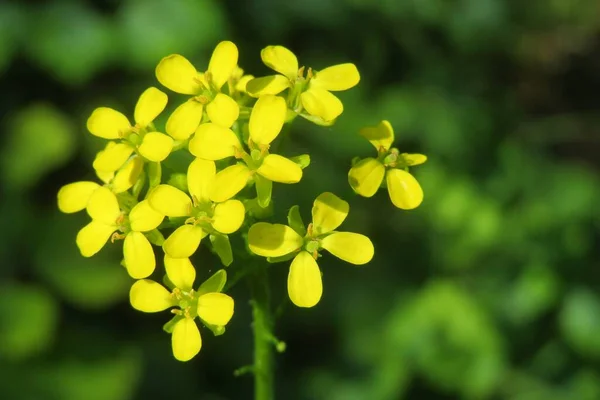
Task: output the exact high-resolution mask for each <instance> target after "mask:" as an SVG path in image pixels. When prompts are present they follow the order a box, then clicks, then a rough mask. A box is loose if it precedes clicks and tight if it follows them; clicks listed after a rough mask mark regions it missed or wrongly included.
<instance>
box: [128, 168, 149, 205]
mask: <svg viewBox="0 0 600 400" xmlns="http://www.w3.org/2000/svg"><path fill="white" fill-rule="evenodd" d="M145 184H146V174H145V173H144V172H143V171H142V173H141V174H140V176H139V177H138V180H137V181H135V183H134V184H133V187H132V188H131V192H132V193H133V197H135V198H136V199H137V198H139V197H140V193H141V192H142V189H143V188H144V185H145Z"/></svg>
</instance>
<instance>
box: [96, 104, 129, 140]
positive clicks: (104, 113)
mask: <svg viewBox="0 0 600 400" xmlns="http://www.w3.org/2000/svg"><path fill="white" fill-rule="evenodd" d="M130 128H131V124H130V123H129V120H128V119H127V117H126V116H124V115H123V114H121V113H120V112H118V111H117V110H113V109H112V108H108V107H98V108H96V109H95V110H94V111H93V112H92V115H90V117H89V118H88V120H87V129H88V131H90V133H91V134H92V135H94V136H98V137H101V138H104V139H119V138H120V137H121V136H122V135H124V134H125V133H126V132H127V131H129V129H130Z"/></svg>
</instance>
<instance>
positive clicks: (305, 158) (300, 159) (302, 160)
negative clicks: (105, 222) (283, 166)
mask: <svg viewBox="0 0 600 400" xmlns="http://www.w3.org/2000/svg"><path fill="white" fill-rule="evenodd" d="M290 160H292V161H293V162H295V163H296V164H298V166H299V167H300V168H302V169H304V168H306V167H308V166H309V165H310V154H300V155H299V156H294V157H290Z"/></svg>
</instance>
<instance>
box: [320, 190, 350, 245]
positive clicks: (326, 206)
mask: <svg viewBox="0 0 600 400" xmlns="http://www.w3.org/2000/svg"><path fill="white" fill-rule="evenodd" d="M349 211H350V205H349V204H348V203H347V202H346V201H344V200H342V199H340V198H339V197H337V196H336V195H335V194H333V193H330V192H325V193H321V194H320V195H319V197H317V198H316V199H315V202H314V203H313V208H312V221H313V231H314V232H315V233H316V234H317V235H322V234H324V233H327V232H331V231H332V230H334V229H336V228H337V227H338V226H340V225H341V224H342V222H344V220H345V219H346V216H347V215H348V212H349Z"/></svg>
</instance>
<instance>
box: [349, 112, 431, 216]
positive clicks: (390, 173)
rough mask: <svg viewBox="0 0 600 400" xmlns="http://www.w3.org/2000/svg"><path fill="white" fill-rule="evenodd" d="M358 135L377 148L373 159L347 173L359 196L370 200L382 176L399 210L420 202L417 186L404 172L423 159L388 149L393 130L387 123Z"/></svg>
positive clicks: (365, 160) (419, 187) (369, 128)
mask: <svg viewBox="0 0 600 400" xmlns="http://www.w3.org/2000/svg"><path fill="white" fill-rule="evenodd" d="M360 134H361V135H362V136H363V137H364V138H366V139H367V140H368V141H369V142H370V143H371V144H372V145H373V146H375V148H376V149H377V152H378V156H377V158H373V157H369V158H365V159H362V160H360V161H358V162H357V163H356V164H354V165H353V166H352V168H351V169H350V172H348V182H349V183H350V186H352V189H354V191H355V192H356V193H358V194H360V195H361V196H364V197H372V196H373V195H374V194H375V193H376V192H377V190H378V189H379V187H380V186H381V184H382V183H383V179H384V177H385V181H386V185H387V189H388V193H389V195H390V199H391V200H392V203H393V204H394V205H395V206H396V207H398V208H401V209H404V210H411V209H413V208H416V207H418V206H419V205H420V204H421V202H422V201H423V189H421V185H419V182H417V180H416V179H415V177H414V176H412V175H411V174H410V173H409V172H408V168H409V167H412V166H415V165H419V164H423V163H424V162H425V161H427V157H426V156H424V155H423V154H409V153H400V152H399V151H398V149H395V148H391V146H392V143H393V142H394V130H393V128H392V126H391V125H390V123H389V122H388V121H381V122H380V123H379V125H377V126H373V127H366V128H363V129H361V130H360Z"/></svg>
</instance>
